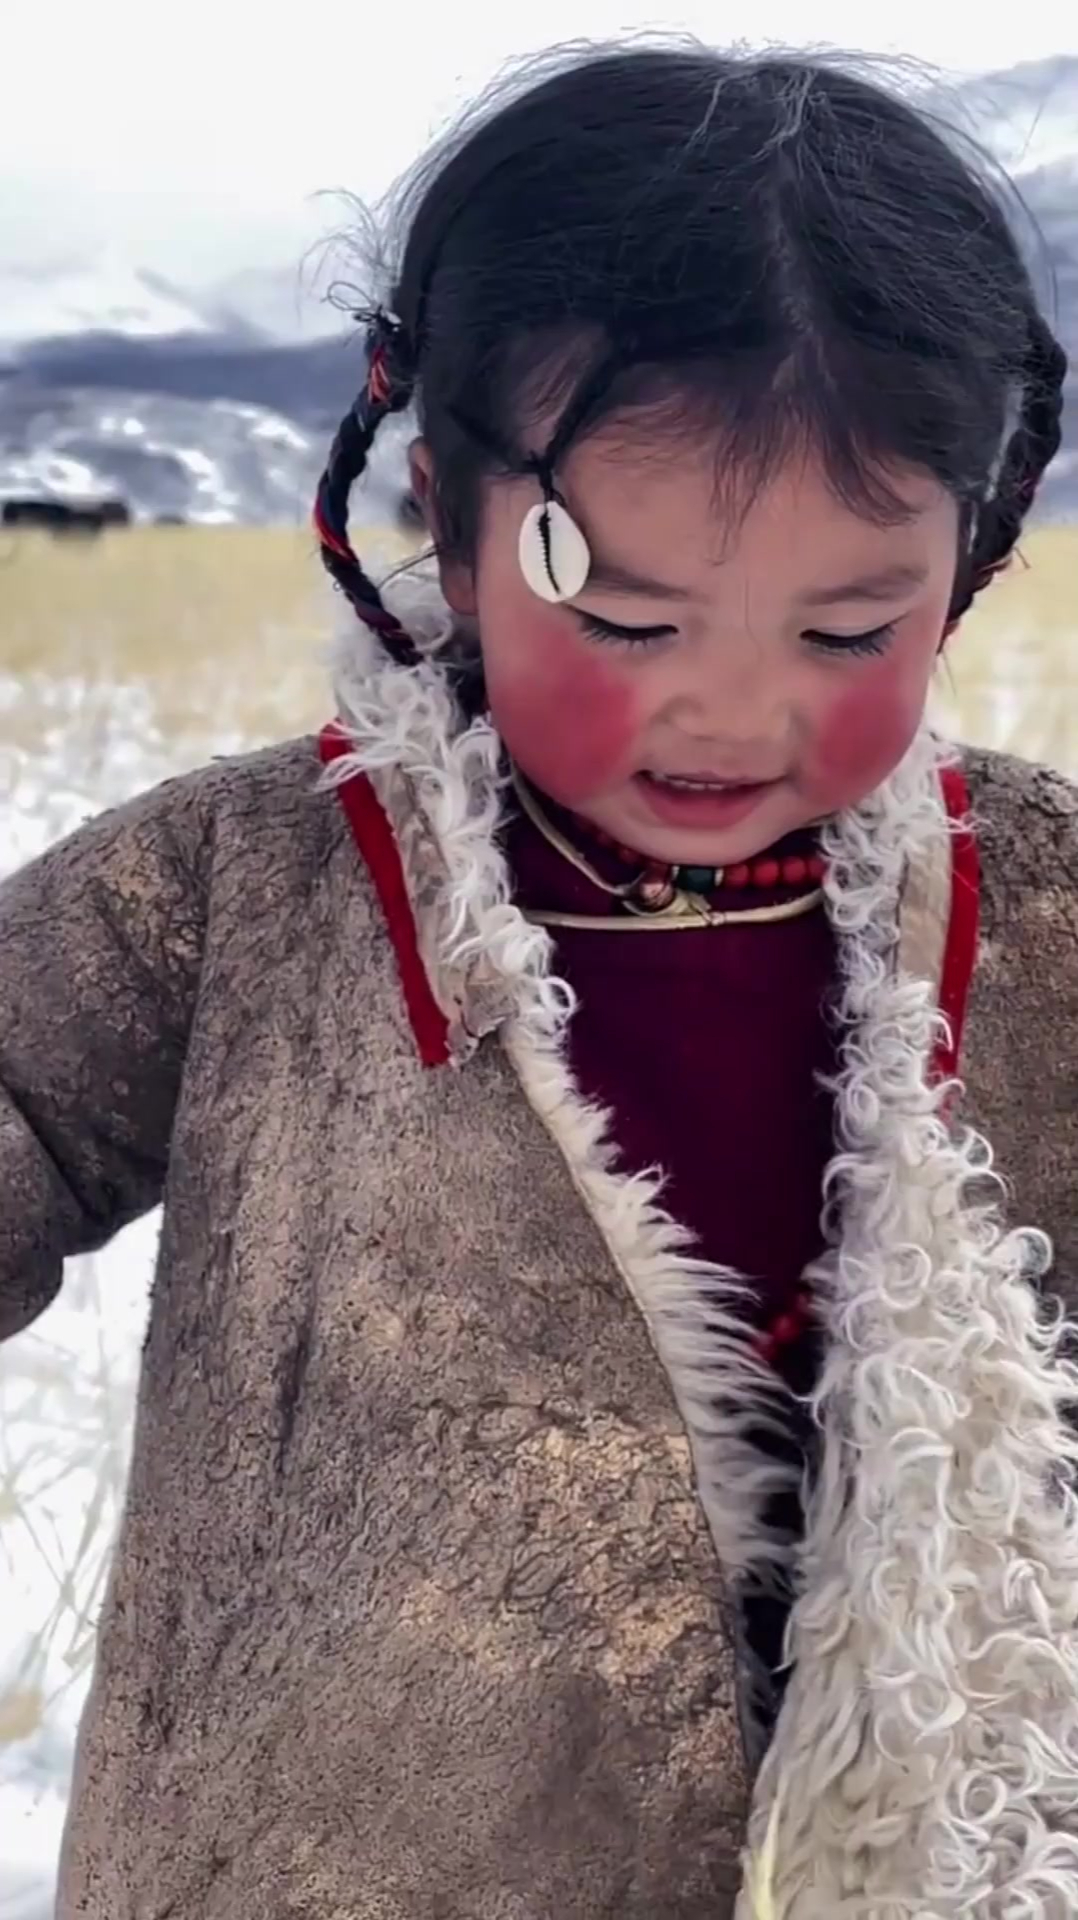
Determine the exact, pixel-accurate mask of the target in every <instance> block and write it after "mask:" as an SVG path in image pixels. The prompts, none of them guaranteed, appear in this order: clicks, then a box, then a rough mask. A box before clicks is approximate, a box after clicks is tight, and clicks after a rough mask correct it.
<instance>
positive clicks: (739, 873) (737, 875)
mask: <svg viewBox="0 0 1078 1920" xmlns="http://www.w3.org/2000/svg"><path fill="white" fill-rule="evenodd" d="M722 877H723V883H724V885H726V886H728V887H747V886H749V885H750V883H751V881H752V871H751V869H750V867H749V865H748V862H747V861H745V860H741V861H739V862H738V864H737V866H736V867H727V869H726V871H725V873H724V874H723V876H722Z"/></svg>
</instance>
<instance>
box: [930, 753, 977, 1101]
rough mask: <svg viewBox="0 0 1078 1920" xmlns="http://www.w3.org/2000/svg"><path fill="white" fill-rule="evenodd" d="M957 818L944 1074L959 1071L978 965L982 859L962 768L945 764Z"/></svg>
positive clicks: (950, 811) (943, 992) (945, 975)
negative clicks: (974, 832) (972, 984)
mask: <svg viewBox="0 0 1078 1920" xmlns="http://www.w3.org/2000/svg"><path fill="white" fill-rule="evenodd" d="M940 778H941V780H942V783H943V797H944V801H945V802H946V806H947V817H948V819H949V820H950V822H951V828H952V831H951V918H950V922H949V925H948V928H947V945H946V947H945V949H944V955H943V968H942V972H941V975H940V996H939V999H940V1011H941V1012H942V1013H944V1014H945V1015H946V1017H947V1023H948V1025H949V1027H950V1030H951V1036H950V1043H949V1044H948V1045H941V1046H939V1047H937V1049H936V1056H935V1060H934V1062H933V1066H934V1068H935V1071H936V1073H937V1074H938V1075H939V1077H940V1078H941V1079H944V1080H948V1079H950V1078H951V1077H952V1075H954V1074H956V1073H957V1072H958V1056H959V1052H960V1050H961V1046H962V1029H963V1026H964V1024H965V1018H966V1002H967V1000H968V999H969V989H970V982H971V981H972V979H973V970H974V967H975V966H976V964H977V932H978V924H979V919H980V892H981V864H980V859H979V857H978V853H977V842H976V840H975V839H974V836H973V829H972V828H971V826H970V825H969V789H968V788H967V786H966V781H965V776H964V774H963V773H962V770H961V768H960V767H944V768H943V770H942V773H941V776H940Z"/></svg>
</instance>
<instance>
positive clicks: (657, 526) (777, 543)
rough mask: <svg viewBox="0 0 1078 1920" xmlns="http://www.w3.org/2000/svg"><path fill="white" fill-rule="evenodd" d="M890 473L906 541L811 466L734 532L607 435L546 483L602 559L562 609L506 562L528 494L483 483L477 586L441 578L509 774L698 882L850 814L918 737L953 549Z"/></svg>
mask: <svg viewBox="0 0 1078 1920" xmlns="http://www.w3.org/2000/svg"><path fill="white" fill-rule="evenodd" d="M416 458H417V461H418V465H419V468H420V469H422V467H423V464H424V457H423V453H422V450H420V451H418V453H417V455H416ZM888 479H889V481H890V483H891V485H892V486H893V487H894V488H895V490H896V491H897V492H898V493H899V495H900V497H901V498H902V500H903V502H904V504H905V506H906V507H907V509H908V517H907V518H906V519H904V520H903V521H902V522H901V523H900V524H898V525H893V526H888V527H880V526H876V525H874V524H873V523H872V522H871V521H868V520H865V519H862V518H860V517H859V516H858V515H857V514H856V513H855V512H854V511H852V510H851V509H850V508H848V507H845V506H843V505H842V504H841V503H840V502H839V501H838V500H837V499H836V498H835V496H834V494H833V493H832V492H831V490H830V488H829V487H828V485H827V483H826V481H825V479H824V477H823V475H822V473H820V472H819V471H818V470H817V469H816V468H815V467H814V466H813V465H812V464H811V463H810V462H807V461H801V462H791V463H790V464H789V465H788V466H787V467H786V468H784V469H783V470H782V471H781V472H780V473H779V474H778V476H777V478H776V479H775V480H774V482H773V483H772V484H770V485H769V486H768V487H767V488H766V489H764V490H763V491H762V492H761V493H760V494H759V496H758V497H757V498H756V499H755V500H754V501H753V503H752V505H751V506H750V508H749V510H748V512H747V513H746V514H745V515H744V516H743V517H741V518H737V517H734V518H733V520H732V521H731V519H730V518H729V517H727V518H726V520H725V521H724V518H723V516H722V515H721V513H720V512H719V511H718V509H717V506H716V497H715V483H714V469H713V466H711V465H710V464H709V462H708V461H707V460H705V459H703V458H700V459H698V460H694V459H693V458H692V457H691V456H690V457H689V458H687V459H680V460H678V461H676V462H675V461H674V460H672V459H671V460H663V459H659V460H656V459H654V458H652V459H651V460H650V461H649V460H648V459H646V458H645V459H639V460H636V461H634V460H633V458H632V455H631V451H630V449H629V448H628V447H627V446H626V441H625V438H624V436H623V435H622V436H619V437H618V438H617V440H616V442H611V441H609V440H608V441H607V442H606V443H605V444H604V438H603V435H602V434H601V433H600V434H597V435H596V436H595V437H594V438H593V439H592V440H590V441H587V442H585V443H584V444H583V445H582V446H580V447H579V448H577V449H575V450H574V451H573V452H572V453H571V454H570V455H569V456H567V458H566V460H565V462H564V467H563V469H562V470H561V471H559V474H558V484H559V488H560V490H561V492H562V493H563V495H564V498H565V500H566V503H567V505H568V506H569V508H570V511H571V512H572V513H573V515H574V518H575V519H576V520H577V523H578V524H579V526H580V527H581V529H582V530H583V532H584V534H585V536H586V538H587V541H588V544H589V547H590V549H591V554H592V562H593V564H592V572H591V575H590V577H589V579H588V582H587V585H586V586H585V587H584V589H583V591H582V592H581V593H580V595H579V596H578V598H577V599H576V600H575V601H573V602H572V604H566V605H560V606H548V605H547V604H546V603H545V602H543V601H541V600H539V599H537V598H536V597H535V595H534V594H533V593H532V592H531V591H530V590H529V588H528V586H527V584H526V582H525V580H524V578H523V575H522V573H521V570H520V565H519V561H518V557H517V542H518V537H519V533H520V525H521V521H522V520H523V518H524V515H525V513H526V512H527V510H528V508H529V507H530V506H532V505H534V503H535V501H536V499H537V498H538V493H537V489H536V486H535V484H534V482H532V481H529V480H523V481H515V480H514V481H511V482H506V481H498V482H494V483H491V484H490V485H489V486H488V488H487V493H486V498H485V501H484V507H483V515H482V524H481V530H480V538H479V545H478V552H477V556H476V565H475V569H474V573H473V572H470V571H466V570H465V569H463V568H462V567H460V566H459V565H448V566H447V567H446V568H445V569H444V570H443V584H444V587H445V591H446V593H447V596H448V597H449V600H450V603H451V605H452V606H453V607H454V608H455V609H456V610H457V611H458V612H460V613H463V614H469V615H473V616H475V617H476V618H477V620H478V626H479V631H480V635H481V643H482V649H483V660H484V666H485V672H486V684H487V692H488V696H489V701H490V708H491V714H492V718H493V720H494V723H495V726H496V727H497V729H498V731H499V733H500V735H501V737H502V739H503V740H504V742H505V745H506V748H507V749H508V751H509V753H510V754H511V755H512V757H513V759H514V761H515V762H516V764H517V766H518V767H519V768H520V769H521V771H522V772H523V773H524V774H525V775H526V776H527V778H528V779H529V780H530V781H531V782H532V783H533V784H534V785H535V786H536V787H538V788H539V789H540V790H541V791H542V792H543V793H546V794H548V795H549V796H550V797H551V798H552V799H553V800H555V801H557V802H559V803H560V804H561V805H562V806H564V807H567V808H569V809H571V810H572V811H573V812H574V813H576V814H579V815H580V816H582V817H583V818H584V819H586V820H588V821H590V822H591V823H592V824H593V825H595V826H597V827H601V828H603V829H604V830H605V831H606V832H607V833H609V834H612V835H614V837H615V838H616V839H618V840H621V841H623V842H624V843H626V844H627V845H628V846H630V847H632V848H633V849H634V850H636V851H637V852H640V853H645V854H650V855H652V856H654V857H655V858H656V859H658V860H663V861H681V862H687V863H689V862H691V863H697V864H700V865H708V866H711V865H715V866H721V865H727V864H730V863H733V862H736V861H740V860H745V859H750V858H751V857H752V856H753V855H754V854H756V853H759V852H761V851H762V850H763V849H764V848H765V847H767V846H770V845H771V844H772V842H774V841H775V840H778V839H779V838H781V837H782V835H784V834H787V833H790V832H791V831H793V830H794V829H795V828H798V827H803V826H806V825H808V824H809V823H810V822H812V821H815V820H819V819H821V818H823V817H825V816H826V815H828V814H833V813H835V812H837V811H838V809H839V808H841V807H846V806H849V805H850V804H852V803H854V802H856V801H859V800H861V799H863V798H864V796H865V795H866V794H868V793H869V792H871V791H872V789H873V788H874V787H876V786H878V785H879V783H880V781H881V780H883V779H884V778H885V777H886V776H887V775H888V774H889V773H890V772H891V771H892V769H893V768H894V767H895V766H896V765H897V764H898V762H899V760H900V759H901V758H902V756H903V754H904V753H905V751H906V749H907V747H908V746H909V745H910V742H911V741H912V739H913V737H914V734H915V733H916V731H917V728H918V726H919V724H920V721H921V718H922V714H923V712H924V706H925V699H926V695H927V691H928V685H929V680H930V677H931V674H932V668H933V664H934V662H935V659H936V656H937V653H938V650H939V646H940V640H941V635H942V632H943V627H944V623H945V620H946V617H947V609H948V603H949V600H950V594H951V586H952V581H953V577H954V571H955V559H956V553H957V537H958V514H957V508H956V506H955V503H954V501H953V500H952V499H951V498H950V496H949V495H948V494H946V493H945V492H944V491H943V490H942V489H941V488H939V487H938V486H937V485H936V484H935V483H934V482H932V481H931V480H929V479H927V478H925V477H923V476H921V475H918V474H915V473H913V472H909V473H899V474H889V475H888ZM419 480H420V486H421V487H422V472H421V471H420V475H419Z"/></svg>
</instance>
